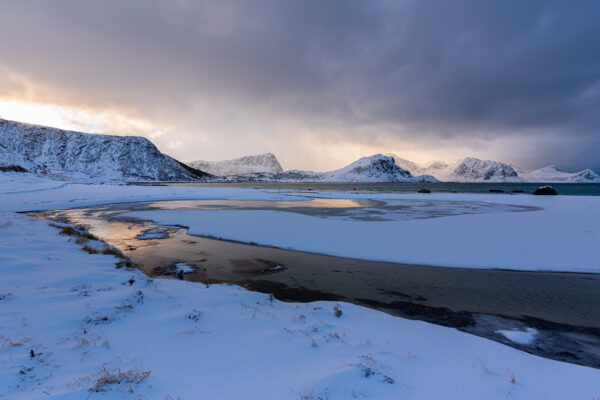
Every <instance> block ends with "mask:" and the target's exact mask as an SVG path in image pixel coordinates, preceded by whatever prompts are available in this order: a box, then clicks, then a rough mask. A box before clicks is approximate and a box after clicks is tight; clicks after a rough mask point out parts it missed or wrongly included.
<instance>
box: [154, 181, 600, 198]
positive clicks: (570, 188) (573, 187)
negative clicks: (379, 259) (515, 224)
mask: <svg viewBox="0 0 600 400" xmlns="http://www.w3.org/2000/svg"><path fill="white" fill-rule="evenodd" d="M166 185H170V186H207V187H211V186H212V187H241V188H256V189H273V190H278V189H280V190H285V189H291V190H301V191H312V190H315V191H317V190H332V191H360V192H393V193H414V192H416V191H417V190H419V189H429V190H431V192H432V193H435V192H438V193H439V192H441V193H489V192H490V190H502V191H504V192H505V193H513V192H514V191H515V190H517V191H519V190H522V191H523V193H525V194H527V193H533V192H534V191H535V189H536V188H538V187H540V186H546V185H550V186H552V187H553V188H554V189H556V191H557V192H558V194H559V195H569V196H600V183H450V182H439V183H326V182H317V183H315V182H290V183H286V182H243V183H199V182H181V183H179V182H178V183H167V184H166Z"/></svg>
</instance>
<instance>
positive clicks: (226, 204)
mask: <svg viewBox="0 0 600 400" xmlns="http://www.w3.org/2000/svg"><path fill="white" fill-rule="evenodd" d="M379 203H380V202H375V201H373V200H354V199H324V198H314V199H310V200H290V201H271V200H173V201H157V202H152V203H147V204H148V206H149V207H152V208H155V209H159V210H185V209H205V210H206V209H228V208H239V209H270V208H360V207H367V206H372V205H376V204H379Z"/></svg>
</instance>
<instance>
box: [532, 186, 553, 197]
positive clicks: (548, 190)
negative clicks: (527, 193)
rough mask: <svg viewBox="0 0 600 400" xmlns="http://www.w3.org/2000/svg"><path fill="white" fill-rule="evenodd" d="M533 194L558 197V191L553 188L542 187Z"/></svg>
mask: <svg viewBox="0 0 600 400" xmlns="http://www.w3.org/2000/svg"><path fill="white" fill-rule="evenodd" d="M533 194H535V195H557V194H558V193H556V190H554V188H553V187H552V186H542V187H539V188H537V189H535V192H533Z"/></svg>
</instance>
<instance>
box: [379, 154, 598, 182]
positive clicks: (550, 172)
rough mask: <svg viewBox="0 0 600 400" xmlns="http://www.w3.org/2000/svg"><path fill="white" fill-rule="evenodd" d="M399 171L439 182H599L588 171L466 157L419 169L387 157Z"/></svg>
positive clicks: (397, 158) (436, 162)
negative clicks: (563, 170)
mask: <svg viewBox="0 0 600 400" xmlns="http://www.w3.org/2000/svg"><path fill="white" fill-rule="evenodd" d="M388 155H389V156H391V157H393V158H394V161H395V162H396V164H398V166H399V167H400V168H403V169H405V170H407V171H409V172H410V173H411V174H413V175H419V174H428V175H432V176H434V177H436V178H437V179H438V180H440V181H442V182H565V183H593V182H600V175H598V174H597V173H595V172H594V171H592V170H590V169H584V170H583V171H579V172H572V173H571V172H562V171H559V170H558V169H557V168H556V167H555V166H553V165H552V166H549V167H545V168H540V169H536V170H524V169H521V168H518V167H515V166H513V165H510V164H507V163H504V162H500V161H491V160H480V159H478V158H474V157H466V158H463V159H462V160H459V161H457V162H455V163H453V164H450V165H448V164H446V163H444V162H442V161H434V162H431V163H429V164H427V165H420V164H418V163H415V162H413V161H410V160H407V159H405V158H402V157H399V156H397V155H395V154H388Z"/></svg>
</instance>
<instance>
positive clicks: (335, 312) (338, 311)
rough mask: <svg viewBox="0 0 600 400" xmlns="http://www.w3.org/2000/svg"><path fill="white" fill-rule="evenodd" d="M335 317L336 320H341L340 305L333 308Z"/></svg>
mask: <svg viewBox="0 0 600 400" xmlns="http://www.w3.org/2000/svg"><path fill="white" fill-rule="evenodd" d="M333 315H335V317H336V318H340V317H341V316H342V309H341V308H340V306H339V304H338V305H337V306H335V307H333Z"/></svg>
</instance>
